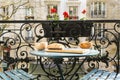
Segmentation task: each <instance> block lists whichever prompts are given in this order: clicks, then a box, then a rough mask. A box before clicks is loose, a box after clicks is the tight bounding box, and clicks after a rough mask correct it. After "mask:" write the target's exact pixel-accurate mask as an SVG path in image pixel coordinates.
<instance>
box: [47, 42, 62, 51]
mask: <svg viewBox="0 0 120 80" xmlns="http://www.w3.org/2000/svg"><path fill="white" fill-rule="evenodd" d="M47 49H49V50H63V49H64V45H62V44H59V43H52V44H49V45H48V46H47Z"/></svg>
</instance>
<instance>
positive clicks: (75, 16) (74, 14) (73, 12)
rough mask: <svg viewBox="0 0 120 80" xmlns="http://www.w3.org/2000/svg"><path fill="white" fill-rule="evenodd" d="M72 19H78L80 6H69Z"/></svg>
mask: <svg viewBox="0 0 120 80" xmlns="http://www.w3.org/2000/svg"><path fill="white" fill-rule="evenodd" d="M69 15H70V19H78V6H69Z"/></svg>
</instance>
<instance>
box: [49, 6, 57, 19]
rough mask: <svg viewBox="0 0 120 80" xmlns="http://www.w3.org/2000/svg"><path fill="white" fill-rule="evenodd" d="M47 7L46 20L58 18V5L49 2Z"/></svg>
mask: <svg viewBox="0 0 120 80" xmlns="http://www.w3.org/2000/svg"><path fill="white" fill-rule="evenodd" d="M47 7H48V15H47V20H59V15H58V6H57V5H52V4H51V5H50V4H49V5H48V6H47Z"/></svg>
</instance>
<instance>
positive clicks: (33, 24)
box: [0, 20, 120, 80]
mask: <svg viewBox="0 0 120 80" xmlns="http://www.w3.org/2000/svg"><path fill="white" fill-rule="evenodd" d="M119 23H120V20H77V21H75V20H70V21H59V20H47V21H39V20H26V21H19V20H18V21H0V25H1V26H0V31H1V34H0V45H1V46H0V49H1V50H0V53H1V54H2V55H1V57H3V55H5V54H9V55H6V56H4V58H1V63H6V64H8V66H6V67H5V68H4V70H8V69H10V68H9V66H11V65H10V64H13V66H12V69H14V68H21V69H23V70H25V71H28V72H29V73H31V74H34V75H38V76H39V78H40V79H43V78H44V77H45V78H46V80H59V79H60V75H59V74H58V70H57V68H56V65H55V64H54V62H53V59H52V58H46V57H38V56H33V55H30V51H31V50H34V43H36V42H42V41H46V42H48V43H52V42H58V43H61V44H63V45H65V46H67V47H69V48H71V47H74V48H76V47H77V46H78V44H79V43H80V42H81V41H82V39H83V38H85V40H87V41H90V42H92V43H93V45H94V46H93V48H94V49H97V50H99V51H100V55H99V56H95V57H88V58H87V60H86V61H85V63H83V66H82V67H81V69H79V70H78V72H77V73H76V76H74V79H75V80H78V79H79V78H80V77H81V76H82V75H84V73H86V72H88V71H89V70H91V69H93V68H102V69H108V70H111V71H116V72H119V57H120V56H119V54H120V52H119V50H120V43H119V42H120V39H119V38H120V29H119V28H120V24H119ZM5 24H7V25H5ZM96 24H101V28H99V27H98V26H99V25H96ZM100 36H101V37H100ZM31 40H32V42H31ZM3 46H6V47H8V46H10V50H9V51H7V52H6V51H4V50H3V48H4V47H3ZM60 61H61V66H62V69H63V73H64V75H65V79H66V80H69V78H70V76H71V75H73V72H74V70H75V69H76V68H77V67H78V66H79V64H80V63H81V62H82V61H83V58H63V59H62V60H60ZM111 66H113V67H114V68H111Z"/></svg>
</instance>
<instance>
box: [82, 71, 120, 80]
mask: <svg viewBox="0 0 120 80" xmlns="http://www.w3.org/2000/svg"><path fill="white" fill-rule="evenodd" d="M80 80H120V74H117V73H115V72H109V71H105V70H99V69H94V70H92V71H90V72H89V73H88V74H86V75H85V76H84V77H83V78H82V79H80Z"/></svg>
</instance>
